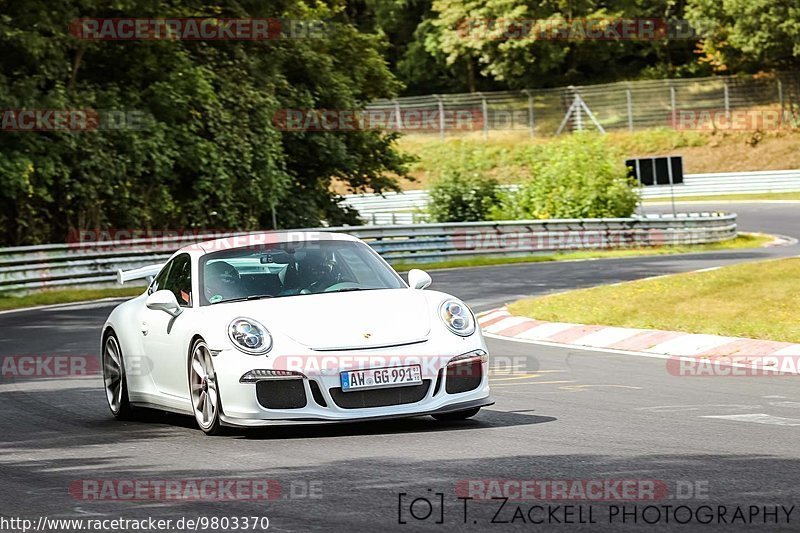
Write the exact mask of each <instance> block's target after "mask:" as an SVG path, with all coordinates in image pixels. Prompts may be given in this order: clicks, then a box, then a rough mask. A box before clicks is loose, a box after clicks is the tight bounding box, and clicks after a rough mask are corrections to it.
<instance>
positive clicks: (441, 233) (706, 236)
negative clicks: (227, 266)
mask: <svg viewBox="0 0 800 533" xmlns="http://www.w3.org/2000/svg"><path fill="white" fill-rule="evenodd" d="M312 231H327V232H330V231H340V232H345V233H349V234H351V235H354V236H356V237H359V238H360V239H363V240H364V241H366V242H367V243H368V244H369V245H370V246H372V248H373V249H375V250H376V251H377V252H378V253H379V254H381V255H382V256H383V257H384V258H385V259H386V260H388V261H390V262H420V261H431V260H441V259H444V258H451V257H471V256H492V255H533V254H542V253H552V252H557V251H565V250H587V249H610V248H629V247H640V246H662V245H676V244H701V243H711V242H721V241H725V240H729V239H733V238H735V237H736V235H737V231H736V215H735V214H722V213H693V214H682V215H677V216H672V215H653V216H647V217H637V218H620V219H576V220H524V221H505V222H471V223H448V224H414V225H394V226H388V225H383V226H352V227H341V228H314V229H313V230H312ZM252 234H254V233H231V234H228V235H225V236H226V237H231V236H246V235H252ZM217 237H220V235H191V236H183V237H171V238H164V239H134V240H128V241H119V242H112V241H100V242H92V243H71V244H48V245H42V246H23V247H16V248H2V249H0V292H5V293H10V292H27V291H32V290H39V289H45V288H57V287H58V288H65V287H71V286H79V285H111V284H113V283H114V281H115V279H116V277H115V274H116V271H117V270H118V269H123V270H129V269H134V268H139V267H142V266H145V265H149V264H153V263H159V262H162V261H164V260H165V259H166V258H167V257H169V256H170V255H171V254H172V252H174V251H175V250H177V249H178V248H181V247H182V246H185V245H187V244H192V243H194V242H200V241H203V240H207V239H208V238H217Z"/></svg>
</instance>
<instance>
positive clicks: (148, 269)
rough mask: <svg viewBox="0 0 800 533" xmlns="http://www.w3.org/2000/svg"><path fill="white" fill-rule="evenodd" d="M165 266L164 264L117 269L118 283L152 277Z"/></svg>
mask: <svg viewBox="0 0 800 533" xmlns="http://www.w3.org/2000/svg"><path fill="white" fill-rule="evenodd" d="M163 267H164V265H147V266H143V267H141V268H135V269H133V270H117V283H119V284H120V285H123V284H124V283H125V282H127V281H133V280H135V279H144V278H151V279H152V278H153V277H155V275H156V274H158V273H159V272H160V271H161V269H162V268H163Z"/></svg>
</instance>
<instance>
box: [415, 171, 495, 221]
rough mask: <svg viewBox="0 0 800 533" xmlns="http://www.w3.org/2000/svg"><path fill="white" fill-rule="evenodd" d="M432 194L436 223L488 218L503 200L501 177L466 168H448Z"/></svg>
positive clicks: (434, 185) (435, 184)
mask: <svg viewBox="0 0 800 533" xmlns="http://www.w3.org/2000/svg"><path fill="white" fill-rule="evenodd" d="M429 194H430V196H429V203H428V213H429V214H430V216H431V219H432V220H433V221H434V222H474V221H480V220H487V219H488V217H489V214H490V213H491V212H492V211H493V210H494V209H496V208H497V206H498V205H499V203H500V193H499V189H498V183H497V180H495V179H494V178H491V177H488V176H486V175H485V174H483V173H480V172H475V171H472V172H470V171H468V170H465V169H463V168H453V169H448V170H446V171H445V172H444V173H443V174H442V176H441V177H440V178H439V179H437V180H435V181H434V182H433V183H432V184H431V187H430V191H429Z"/></svg>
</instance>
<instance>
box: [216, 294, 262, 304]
mask: <svg viewBox="0 0 800 533" xmlns="http://www.w3.org/2000/svg"><path fill="white" fill-rule="evenodd" d="M264 298H274V296H272V295H271V294H251V295H250V296H240V297H239V298H231V299H230V300H220V301H219V302H214V303H218V304H224V303H228V302H245V301H249V300H262V299H264ZM212 305H213V304H212Z"/></svg>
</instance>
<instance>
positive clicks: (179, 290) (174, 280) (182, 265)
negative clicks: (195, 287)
mask: <svg viewBox="0 0 800 533" xmlns="http://www.w3.org/2000/svg"><path fill="white" fill-rule="evenodd" d="M160 288H161V289H166V290H168V291H172V294H174V295H175V299H176V300H178V303H179V304H181V306H183V307H188V306H190V305H192V260H191V258H190V257H189V255H188V254H183V255H179V256H178V257H176V258H175V259H174V260H173V262H172V268H170V270H169V275H168V276H167V280H166V282H165V283H164V285H163V286H160Z"/></svg>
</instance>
